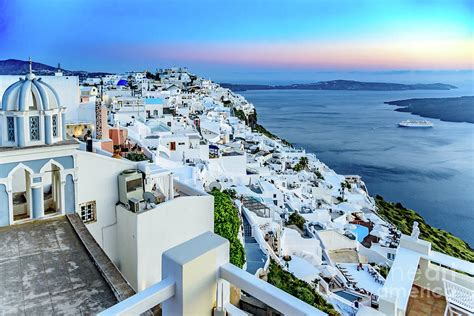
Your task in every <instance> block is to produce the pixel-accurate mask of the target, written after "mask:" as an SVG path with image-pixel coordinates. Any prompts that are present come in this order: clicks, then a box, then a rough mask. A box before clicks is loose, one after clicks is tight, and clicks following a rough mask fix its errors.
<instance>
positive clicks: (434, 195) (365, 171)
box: [238, 86, 474, 247]
mask: <svg viewBox="0 0 474 316" xmlns="http://www.w3.org/2000/svg"><path fill="white" fill-rule="evenodd" d="M238 93H240V94H242V95H243V96H244V97H245V98H246V99H247V100H248V101H249V102H251V103H253V104H254V106H255V107H256V110H257V114H258V122H259V123H260V124H262V125H263V126H265V128H267V129H268V130H269V131H271V132H272V133H275V134H277V135H279V136H280V137H282V138H284V139H285V140H287V141H289V142H291V143H292V144H294V145H295V147H302V148H305V149H306V151H307V152H311V153H315V154H316V156H317V157H318V158H319V159H320V160H321V161H323V162H324V163H325V164H327V165H328V166H329V167H330V168H332V169H333V170H335V171H336V172H337V173H340V174H344V175H352V174H357V175H360V176H362V179H363V181H364V182H365V183H366V185H367V187H368V189H369V193H370V194H371V195H373V196H374V195H376V194H380V195H382V196H383V197H384V198H385V199H386V200H389V201H393V202H401V203H402V204H403V205H404V206H405V207H408V208H410V209H413V210H416V211H417V212H418V213H420V214H421V215H422V216H423V217H424V219H425V220H426V221H427V223H428V224H430V225H431V226H434V227H438V228H442V229H444V230H447V231H449V232H451V233H453V234H454V235H456V236H458V237H461V238H462V239H463V240H465V241H466V242H468V243H469V244H470V245H471V247H472V246H474V124H469V123H454V122H443V121H440V120H438V119H428V120H430V121H432V122H433V123H434V127H433V128H429V129H415V128H400V127H397V123H398V122H400V121H402V120H407V119H411V120H416V119H421V118H420V117H419V116H416V115H412V114H410V113H403V112H396V111H395V109H396V108H397V107H396V106H394V105H388V104H384V102H385V101H392V100H402V99H408V98H437V97H440V98H441V97H455V96H463V95H474V91H473V89H472V86H465V87H461V88H460V89H455V90H449V91H422V90H417V91H308V90H266V91H265V90H255V91H244V92H238ZM473 106H474V105H473Z"/></svg>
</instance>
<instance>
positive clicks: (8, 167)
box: [0, 156, 74, 178]
mask: <svg viewBox="0 0 474 316" xmlns="http://www.w3.org/2000/svg"><path fill="white" fill-rule="evenodd" d="M49 160H50V159H49V158H47V159H39V160H30V161H17V162H10V163H5V164H0V178H5V177H7V176H8V174H9V173H10V171H12V169H13V168H15V167H16V166H17V165H18V164H20V163H23V164H24V165H25V166H27V167H29V168H31V169H32V170H33V172H34V173H39V172H40V170H41V168H43V166H44V165H45V164H47V163H48V162H49ZM54 160H55V161H57V162H58V163H60V164H61V165H62V166H63V167H64V169H72V168H74V158H73V157H72V156H64V157H55V158H54Z"/></svg>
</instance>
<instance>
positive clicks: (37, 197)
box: [31, 187, 44, 218]
mask: <svg viewBox="0 0 474 316" xmlns="http://www.w3.org/2000/svg"><path fill="white" fill-rule="evenodd" d="M42 193H43V188H42V187H39V188H32V189H31V200H32V201H31V202H32V203H31V205H32V207H33V218H41V217H43V216H44V210H43V207H44V205H43V203H41V202H42V201H41V195H42Z"/></svg>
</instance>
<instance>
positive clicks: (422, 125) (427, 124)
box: [398, 120, 433, 128]
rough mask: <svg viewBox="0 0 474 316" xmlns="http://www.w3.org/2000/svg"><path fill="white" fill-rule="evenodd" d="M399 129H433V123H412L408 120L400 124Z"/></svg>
mask: <svg viewBox="0 0 474 316" xmlns="http://www.w3.org/2000/svg"><path fill="white" fill-rule="evenodd" d="M398 127H418V128H428V127H433V123H432V122H430V121H425V120H423V121H412V120H406V121H401V122H400V123H398Z"/></svg>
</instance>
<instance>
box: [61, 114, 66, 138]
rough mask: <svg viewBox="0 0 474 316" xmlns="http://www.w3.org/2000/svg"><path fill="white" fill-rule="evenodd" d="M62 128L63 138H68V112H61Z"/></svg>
mask: <svg viewBox="0 0 474 316" xmlns="http://www.w3.org/2000/svg"><path fill="white" fill-rule="evenodd" d="M61 128H62V131H61V132H62V135H63V140H66V139H67V136H66V113H64V112H63V113H61Z"/></svg>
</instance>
